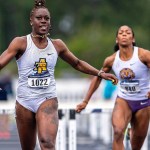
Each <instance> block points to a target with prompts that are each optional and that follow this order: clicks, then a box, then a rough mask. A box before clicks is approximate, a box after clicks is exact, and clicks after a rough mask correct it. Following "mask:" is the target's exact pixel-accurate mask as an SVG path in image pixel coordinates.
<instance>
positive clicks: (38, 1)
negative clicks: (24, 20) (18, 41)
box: [30, 0, 47, 17]
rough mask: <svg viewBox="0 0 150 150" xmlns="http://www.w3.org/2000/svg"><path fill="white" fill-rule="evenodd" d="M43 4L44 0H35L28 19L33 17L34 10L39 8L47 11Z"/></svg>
mask: <svg viewBox="0 0 150 150" xmlns="http://www.w3.org/2000/svg"><path fill="white" fill-rule="evenodd" d="M45 3H46V1H45V0H35V4H34V8H33V9H32V10H31V13H30V17H31V16H32V15H33V13H34V11H35V10H36V9H39V8H45V9H47V8H46V6H45Z"/></svg>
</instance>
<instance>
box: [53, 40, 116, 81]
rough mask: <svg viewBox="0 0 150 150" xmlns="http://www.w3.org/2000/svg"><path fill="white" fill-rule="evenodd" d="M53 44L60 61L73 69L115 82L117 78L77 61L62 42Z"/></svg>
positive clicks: (58, 41)
mask: <svg viewBox="0 0 150 150" xmlns="http://www.w3.org/2000/svg"><path fill="white" fill-rule="evenodd" d="M53 44H54V46H55V48H56V50H57V52H58V54H59V56H60V58H61V59H63V60H64V61H66V62H67V63H69V64H70V65H71V66H72V67H73V68H75V69H76V70H78V71H81V72H83V73H86V74H90V75H94V76H100V77H102V78H104V79H106V80H115V81H117V78H116V77H115V76H114V75H113V74H109V73H105V72H103V73H101V72H99V70H97V69H96V68H94V67H93V66H91V65H90V64H88V63H87V62H85V61H82V60H80V59H78V58H77V57H76V56H75V55H74V54H73V53H72V52H70V51H69V49H68V48H67V46H66V45H65V43H64V42H63V41H62V40H54V41H53Z"/></svg>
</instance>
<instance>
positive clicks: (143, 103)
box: [140, 102, 148, 105]
mask: <svg viewBox="0 0 150 150" xmlns="http://www.w3.org/2000/svg"><path fill="white" fill-rule="evenodd" d="M147 103H148V102H141V103H140V104H141V105H145V104H147Z"/></svg>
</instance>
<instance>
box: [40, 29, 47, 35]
mask: <svg viewBox="0 0 150 150" xmlns="http://www.w3.org/2000/svg"><path fill="white" fill-rule="evenodd" d="M45 34H48V30H42V31H40V32H39V35H45Z"/></svg>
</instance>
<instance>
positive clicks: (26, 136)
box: [0, 0, 117, 150]
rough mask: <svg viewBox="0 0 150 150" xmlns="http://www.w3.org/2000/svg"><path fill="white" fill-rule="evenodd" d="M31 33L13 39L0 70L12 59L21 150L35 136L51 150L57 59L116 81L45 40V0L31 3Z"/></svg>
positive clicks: (32, 144) (47, 20)
mask: <svg viewBox="0 0 150 150" xmlns="http://www.w3.org/2000/svg"><path fill="white" fill-rule="evenodd" d="M30 24H31V26H32V32H31V34H28V35H27V36H22V37H16V38H14V39H13V40H12V42H11V43H10V45H9V47H8V48H7V49H6V50H5V51H4V52H3V53H2V55H1V56H0V69H2V68H3V67H5V66H6V64H8V63H9V62H10V60H12V59H13V58H14V57H15V58H16V62H17V66H18V74H19V81H18V87H17V96H16V123H17V128H18V132H19V137H20V142H21V147H22V149H23V150H34V148H35V145H36V133H37V134H38V139H39V143H40V147H41V149H42V150H48V149H49V150H55V140H56V134H57V129H58V101H57V94H56V83H55V78H54V70H55V65H56V62H57V57H58V56H59V57H60V58H61V59H63V60H64V61H66V62H67V63H69V64H70V65H71V66H72V67H73V68H75V69H76V70H78V71H81V72H84V73H86V74H91V75H95V76H100V77H102V78H104V79H106V80H115V82H117V78H116V77H115V76H114V75H112V74H108V73H104V72H102V71H99V70H97V69H95V68H94V67H92V66H90V65H89V64H88V63H86V62H84V61H82V60H79V59H78V58H77V57H75V56H74V55H73V54H72V53H71V52H70V51H69V49H68V48H67V46H66V45H65V44H64V42H63V41H62V40H60V39H55V40H52V39H49V38H48V37H47V35H48V32H49V29H50V26H51V25H50V13H49V10H48V9H47V8H46V6H45V0H35V6H34V8H33V9H32V11H31V14H30Z"/></svg>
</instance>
